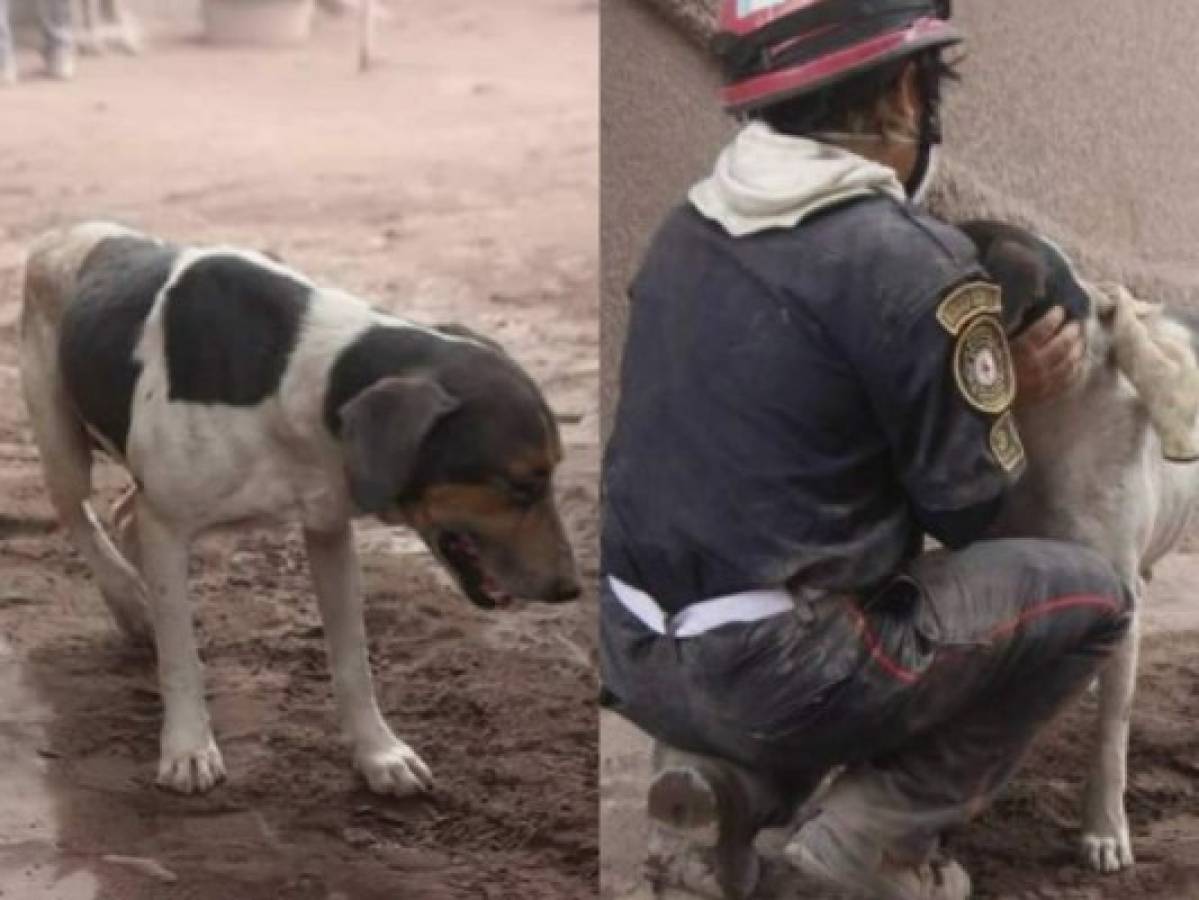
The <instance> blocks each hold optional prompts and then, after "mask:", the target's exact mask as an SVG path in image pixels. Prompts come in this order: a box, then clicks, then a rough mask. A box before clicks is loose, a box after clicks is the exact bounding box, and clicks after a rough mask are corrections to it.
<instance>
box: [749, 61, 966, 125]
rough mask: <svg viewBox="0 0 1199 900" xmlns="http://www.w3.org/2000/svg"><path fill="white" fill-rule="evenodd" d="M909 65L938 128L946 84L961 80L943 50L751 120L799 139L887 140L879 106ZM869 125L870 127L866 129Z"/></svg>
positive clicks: (876, 71)
mask: <svg viewBox="0 0 1199 900" xmlns="http://www.w3.org/2000/svg"><path fill="white" fill-rule="evenodd" d="M909 62H915V64H916V73H917V74H916V77H917V78H918V79H919V81H920V89H921V94H922V95H923V96H924V98H925V102H926V103H927V104H930V106H931V109H930V110H929V111H928V112H929V114H930V115H931V116H932V121H934V122H935V121H937V118H938V107H939V106H940V102H941V88H942V85H943V83H944V82H945V81H957V80H959V76H958V73H957V69H956V67H955V65H954V64H953V63H947V62H945V60H944V59H943V58H942V56H941V52H940V51H939V50H931V51H928V52H925V53H920V54H917V55H916V56H911V57H908V58H906V59H900V60H896V61H894V62H892V63H888V64H887V65H884V66H880V67H879V68H877V69H871V70H870V71H868V72H863V73H862V74H861V75H855V76H854V77H852V78H849V79H847V80H845V81H841V82H838V83H836V84H834V85H831V86H829V87H826V88H824V89H822V90H818V91H815V92H814V93H811V94H805V95H803V96H801V97H795V98H793V99H790V100H783V101H781V102H779V103H773V104H771V105H770V106H766V107H763V108H762V109H759V110H755V111H754V112H752V113H750V114H749V118H751V119H755V120H759V121H762V122H765V123H766V124H767V125H769V126H770V127H771V128H773V129H774V130H775V131H778V132H781V133H783V134H790V135H796V136H802V135H808V134H814V133H818V132H821V131H848V132H865V133H882V134H884V135H885V133H886V131H885V125H884V123H880V122H879V121H878V110H879V104H880V103H881V101H882V100H883V99H884V98H886V97H887V96H888V95H889V94H890V93H891V91H892V90H893V89H894V88H895V85H896V83H897V82H898V81H899V77H900V75H901V74H903V71H904V67H905V66H906V65H907V63H909ZM865 123H871V124H870V125H869V126H868V128H865V127H864V124H865Z"/></svg>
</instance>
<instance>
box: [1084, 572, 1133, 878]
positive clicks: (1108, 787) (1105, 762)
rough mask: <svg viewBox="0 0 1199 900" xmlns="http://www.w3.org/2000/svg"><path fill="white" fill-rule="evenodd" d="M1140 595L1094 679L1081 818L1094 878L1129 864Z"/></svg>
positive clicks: (1131, 858)
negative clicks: (1093, 737) (1127, 801)
mask: <svg viewBox="0 0 1199 900" xmlns="http://www.w3.org/2000/svg"><path fill="white" fill-rule="evenodd" d="M1144 594H1145V586H1144V582H1143V581H1142V580H1140V579H1137V581H1136V596H1135V598H1134V604H1135V605H1134V607H1133V608H1134V613H1133V617H1132V622H1131V624H1130V625H1129V629H1128V634H1127V636H1126V637H1125V638H1124V641H1123V643H1121V644H1120V646H1119V647H1118V648H1117V649H1116V651H1115V653H1114V654H1113V656H1112V659H1111V661H1110V662H1109V663H1108V665H1107V667H1106V668H1105V669H1104V670H1103V673H1102V674H1101V675H1100V676H1099V723H1098V731H1099V735H1098V738H1099V739H1098V741H1096V745H1095V757H1094V759H1093V761H1092V765H1091V772H1090V777H1089V779H1088V782H1087V788H1086V796H1085V801H1084V807H1083V817H1082V854H1083V859H1084V860H1085V862H1086V863H1087V865H1089V866H1090V867H1091V868H1092V869H1094V870H1095V871H1097V872H1104V873H1108V872H1118V871H1120V870H1121V869H1126V868H1128V867H1129V866H1131V865H1132V863H1133V856H1132V838H1131V835H1130V834H1129V831H1128V816H1127V814H1126V813H1125V811H1124V790H1125V787H1126V785H1127V780H1128V730H1129V724H1130V721H1131V718H1132V698H1133V693H1134V691H1135V689H1136V678H1137V656H1138V653H1139V645H1140V614H1139V612H1137V611H1136V610H1139V609H1140V607H1141V603H1142V601H1143V599H1144Z"/></svg>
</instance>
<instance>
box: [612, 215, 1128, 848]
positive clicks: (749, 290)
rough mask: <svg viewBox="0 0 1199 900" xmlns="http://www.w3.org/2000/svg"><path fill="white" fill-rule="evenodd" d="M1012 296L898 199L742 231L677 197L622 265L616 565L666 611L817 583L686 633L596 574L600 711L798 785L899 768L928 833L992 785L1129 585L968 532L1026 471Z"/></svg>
mask: <svg viewBox="0 0 1199 900" xmlns="http://www.w3.org/2000/svg"><path fill="white" fill-rule="evenodd" d="M997 301H998V291H997V289H996V288H994V287H992V286H990V285H989V284H988V282H987V280H986V274H985V273H984V272H983V271H982V270H981V269H980V267H979V264H978V262H977V258H976V255H975V252H974V248H973V245H972V244H971V243H970V241H969V240H968V239H967V238H966V237H965V236H964V235H963V234H962V233H961V232H959V231H957V230H956V229H953V228H951V227H949V226H947V225H945V224H943V223H941V222H939V221H937V220H935V219H932V218H931V217H929V216H927V215H924V214H922V213H920V212H918V211H916V210H915V209H913V208H912V207H910V206H908V205H905V204H902V203H898V202H896V201H894V200H892V199H890V198H885V197H877V198H869V199H864V200H857V201H853V202H850V203H848V204H845V205H842V206H839V207H837V208H835V209H833V210H831V211H827V212H824V213H822V214H820V215H818V216H816V217H815V218H812V219H810V220H806V221H804V222H802V223H801V224H800V225H798V226H796V227H795V228H791V229H776V230H770V231H765V232H760V233H757V234H754V235H750V236H748V237H742V238H733V237H730V236H729V235H728V234H727V233H726V232H725V231H724V230H723V229H722V228H721V226H719V225H718V224H716V223H714V222H711V221H708V220H706V219H704V218H703V217H701V216H700V215H699V214H698V213H697V212H696V211H695V210H694V209H692V208H690V207H683V208H680V209H678V210H676V211H675V212H674V213H673V214H672V215H671V216H670V217H669V219H668V220H667V221H666V223H665V224H664V226H663V227H662V228H661V230H660V232H659V233H658V235H657V236H656V238H655V240H654V242H653V244H652V246H651V248H650V250H649V252H648V254H647V256H646V259H645V261H644V263H643V266H642V268H641V270H640V272H639V274H638V275H637V277H636V279H635V281H634V283H633V285H632V287H631V314H630V316H631V317H630V323H629V330H628V336H627V341H626V345H625V349H624V357H623V364H622V373H621V378H622V380H621V395H620V402H619V406H618V409H617V411H616V416H615V422H614V428H613V432H612V436H611V439H610V441H609V444H608V447H607V451H606V457H605V462H604V470H603V526H602V567H603V573H604V575H605V576H615V577H617V578H619V579H620V580H621V581H623V582H625V583H627V584H629V585H631V586H632V587H635V588H637V589H639V590H641V591H643V592H645V593H646V594H649V595H650V596H651V597H653V598H654V600H655V601H656V602H657V604H658V605H659V606H660V607H661V609H662V611H663V612H664V613H665V615H666V616H667V617H670V616H672V615H674V614H677V613H679V612H680V611H681V610H683V609H684V608H686V607H687V606H688V605H689V604H692V603H695V602H697V601H700V600H704V599H707V598H712V597H717V596H723V595H727V594H732V593H738V592H742V591H748V590H754V589H762V588H771V587H778V586H787V587H788V588H790V589H791V590H792V591H793V592H794V593H795V594H796V595H797V596H800V597H803V598H807V599H806V600H804V601H802V602H800V603H799V604H797V608H796V611H795V612H794V613H783V614H779V615H775V616H772V617H770V618H766V619H763V620H761V621H757V622H753V623H750V624H740V623H737V624H728V625H724V626H722V627H720V628H717V629H715V630H712V631H709V632H707V633H704V634H702V635H698V636H694V637H686V638H681V637H674V636H671V635H669V634H667V635H662V634H659V633H657V632H655V631H653V630H651V629H649V628H648V627H646V626H645V625H643V624H642V621H641V620H640V619H638V618H637V617H635V616H634V615H632V614H631V613H630V612H629V611H628V610H627V609H626V608H625V607H624V606H622V605H621V603H620V601H619V600H618V599H616V598H615V596H614V595H613V594H612V591H611V590H610V587H609V583H608V581H607V579H606V578H605V580H604V584H603V587H602V589H601V663H602V674H603V680H604V687H605V690H604V696H605V699H606V702H607V703H608V704H609V705H610V706H611V707H612V708H614V709H615V710H617V711H618V712H620V713H621V714H623V715H625V716H627V717H628V718H629V719H631V720H632V721H633V722H635V723H636V724H637V725H639V726H640V727H641V728H643V729H644V730H645V731H647V732H649V733H650V734H652V735H654V736H655V737H657V738H658V739H660V740H662V741H664V742H666V743H668V744H670V745H672V746H675V747H678V748H681V749H684V750H689V751H693V752H697V753H702V754H706V755H709V756H715V757H720V758H724V759H727V760H732V761H734V762H737V763H740V764H742V765H743V766H746V767H750V768H752V769H754V770H755V771H757V772H760V773H763V774H766V775H769V776H771V777H773V778H775V779H777V781H778V783H779V784H780V785H783V786H788V785H789V786H792V787H793V789H794V790H795V791H800V790H802V789H803V788H805V787H806V786H808V785H811V784H812V783H813V782H814V781H815V780H816V779H818V778H819V777H820V776H821V775H822V774H823V773H825V772H826V771H828V770H829V769H830V768H831V767H834V766H838V765H848V766H851V767H853V766H864V767H869V768H870V769H871V770H873V771H875V772H881V773H885V775H884V776H880V778H881V780H880V783H879V785H877V787H878V789H879V791H880V792H883V793H886V794H887V800H886V803H887V804H888V805H889V806H890V807H891V808H893V809H899V810H905V809H907V810H910V811H911V813H912V816H911V822H912V823H913V829H914V830H915V829H917V823H920V825H921V826H923V827H927V829H928V830H929V831H930V832H931V831H933V830H936V829H939V828H941V827H944V826H946V825H949V824H954V823H955V822H956V821H960V820H962V819H964V818H967V817H968V816H969V815H970V814H972V813H973V812H976V811H977V810H978V809H979V808H980V807H981V806H982V805H984V804H985V801H986V800H987V799H989V798H990V797H991V796H992V795H993V793H994V791H995V790H997V789H998V788H999V787H1000V786H1002V784H1003V783H1004V782H1005V781H1006V780H1007V779H1008V778H1009V777H1010V775H1011V774H1012V771H1013V769H1014V767H1015V765H1016V762H1017V761H1018V759H1019V757H1020V755H1021V753H1022V752H1023V751H1024V750H1025V748H1026V747H1027V745H1028V743H1029V741H1030V740H1031V739H1032V737H1033V736H1034V734H1035V733H1036V732H1037V731H1038V730H1039V728H1040V727H1041V726H1042V725H1044V724H1045V723H1046V721H1047V720H1048V719H1049V718H1050V717H1051V716H1052V715H1053V713H1054V712H1055V711H1056V710H1058V709H1059V708H1060V707H1061V706H1062V704H1063V703H1064V702H1065V701H1066V700H1067V699H1068V698H1069V697H1070V696H1071V695H1073V694H1074V693H1076V692H1077V691H1078V690H1079V689H1080V688H1081V687H1083V686H1084V685H1085V684H1086V683H1087V682H1088V681H1089V680H1090V679H1091V678H1092V677H1093V676H1094V674H1095V672H1096V670H1097V668H1098V667H1099V665H1100V664H1101V662H1102V661H1103V660H1104V659H1105V657H1106V656H1107V655H1108V654H1109V652H1110V650H1111V649H1112V647H1113V646H1114V645H1115V644H1116V643H1117V642H1118V640H1119V639H1120V638H1121V637H1122V635H1123V634H1124V632H1125V630H1126V628H1127V624H1128V613H1129V606H1128V605H1129V602H1130V601H1129V595H1128V592H1127V591H1126V590H1125V589H1124V587H1123V586H1122V585H1121V584H1120V583H1119V581H1118V579H1117V577H1116V575H1115V573H1114V572H1113V570H1112V569H1111V567H1110V566H1109V565H1108V564H1107V563H1106V562H1105V561H1104V560H1103V559H1101V558H1100V557H1099V556H1098V555H1097V554H1094V553H1092V552H1091V551H1089V550H1085V549H1083V548H1081V547H1077V546H1073V545H1067V544H1062V543H1055V542H1049V541H1043V540H979V539H980V538H981V537H983V535H984V534H985V531H986V528H987V527H988V526H989V524H990V523H991V521H992V520H993V518H994V516H995V514H996V513H997V511H998V509H999V507H1000V505H1001V503H1002V500H1003V496H1004V492H1005V490H1006V489H1007V487H1008V485H1009V484H1010V483H1011V482H1012V481H1013V480H1014V479H1015V478H1018V477H1019V474H1020V472H1021V470H1022V467H1023V450H1022V448H1021V446H1020V443H1019V437H1018V434H1017V433H1016V429H1015V425H1014V422H1013V420H1012V417H1011V414H1010V409H1009V405H1010V401H1011V398H1012V395H1013V393H1014V383H1013V382H1014V376H1013V373H1012V371H1011V363H1010V357H1009V355H1008V348H1007V344H1006V340H1005V338H1004V335H1003V331H1002V327H1001V326H1000V324H999V315H998V310H997V308H996V305H997ZM926 535H931V536H932V537H934V538H936V539H937V540H938V541H939V542H940V543H941V544H943V545H944V546H945V547H947V548H949V549H940V550H934V551H929V552H925V551H924V549H923V547H924V538H925V536H926ZM783 793H784V794H785V791H784V792H783ZM921 814H925V815H921ZM894 834H895V837H896V838H897V839H898V838H901V837H902V836H903V829H902V828H899V829H894Z"/></svg>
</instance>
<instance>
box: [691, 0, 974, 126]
mask: <svg viewBox="0 0 1199 900" xmlns="http://www.w3.org/2000/svg"><path fill="white" fill-rule="evenodd" d="M951 2H952V0H722V6H721V12H720V24H719V32H718V34H717V35H716V38H715V41H714V42H713V47H714V49H715V50H716V53H717V55H718V56H719V57H720V59H721V62H722V63H723V65H724V69H725V87H724V92H723V99H724V105H725V108H726V109H728V110H729V111H730V112H734V113H743V112H748V111H751V110H754V109H760V108H761V107H763V106H769V105H771V104H773V103H778V102H779V101H781V100H788V99H791V98H794V97H800V96H803V95H804V94H809V93H812V92H813V91H817V90H820V89H821V88H825V87H828V86H829V85H832V84H836V83H837V82H839V81H844V80H846V79H848V78H851V77H853V76H854V75H860V74H862V73H864V72H868V71H870V70H871V69H876V68H878V67H880V66H884V65H886V64H888V63H893V62H896V61H898V60H901V59H903V58H905V57H908V56H912V55H913V54H916V53H919V52H920V51H922V50H930V49H934V48H937V47H945V46H948V45H950V44H956V43H958V42H959V41H961V40H962V39H963V36H962V34H961V32H959V31H958V30H957V29H956V28H955V27H954V26H953V25H951V24H950V23H949V17H950V13H951V11H952V10H951Z"/></svg>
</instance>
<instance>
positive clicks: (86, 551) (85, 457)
mask: <svg viewBox="0 0 1199 900" xmlns="http://www.w3.org/2000/svg"><path fill="white" fill-rule="evenodd" d="M25 303H26V305H25V309H24V310H23V314H22V322H21V354H20V355H21V383H22V387H23V389H24V392H25V402H26V404H27V406H28V407H29V418H30V421H31V424H32V426H33V434H34V439H35V440H36V442H37V445H38V452H39V455H40V456H41V461H42V470H43V472H44V473H45V479H46V488H47V490H48V491H49V494H50V501H51V503H52V504H53V505H54V509H55V512H57V514H58V519H59V522H60V523H61V524H62V526H63V527H64V528H66V529H67V533H68V534H69V535H70V537H71V540H72V542H73V543H74V545H75V547H76V549H78V551H79V553H80V554H81V555H82V556H83V558H84V560H85V561H86V562H87V565H88V567H89V568H90V569H91V571H92V575H93V576H94V578H95V579H96V585H97V586H98V587H99V589H100V594H101V595H102V596H103V597H104V602H105V603H106V604H107V605H108V609H109V611H110V612H111V613H112V616H113V619H115V620H116V623H117V625H118V627H119V628H120V629H121V630H122V631H123V632H124V633H125V634H126V635H128V636H129V637H130V638H132V639H133V640H135V641H138V642H148V641H149V638H150V635H151V627H150V621H149V617H148V615H147V607H146V603H145V597H146V592H145V585H144V583H143V582H142V580H141V578H140V576H139V575H138V573H137V570H136V569H135V568H134V567H133V566H132V565H130V563H129V562H128V560H126V559H125V558H124V557H123V556H122V555H121V554H120V552H119V551H118V550H117V548H116V547H115V546H113V543H112V541H111V540H110V539H109V537H108V535H107V534H106V533H105V531H104V528H103V527H102V526H101V524H100V521H99V519H98V518H97V517H96V513H95V511H94V510H93V509H92V506H91V504H90V503H89V502H88V497H89V496H90V495H91V492H92V479H91V469H92V451H91V447H90V445H89V443H88V437H87V433H86V431H85V430H84V428H83V424H82V423H81V422H80V421H79V419H78V417H77V416H76V415H75V414H74V412H73V410H72V408H71V403H70V399H69V398H68V397H67V395H66V391H65V388H64V387H63V385H62V382H61V379H60V376H59V370H58V363H57V344H56V340H55V336H56V334H57V331H56V329H54V328H53V326H52V325H51V323H50V322H49V321H47V319H46V318H45V316H44V315H43V314H42V312H41V311H40V310H39V309H38V308H37V301H36V300H35V299H34V298H32V297H31V296H30V295H29V292H28V291H27V293H26V301H25Z"/></svg>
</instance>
